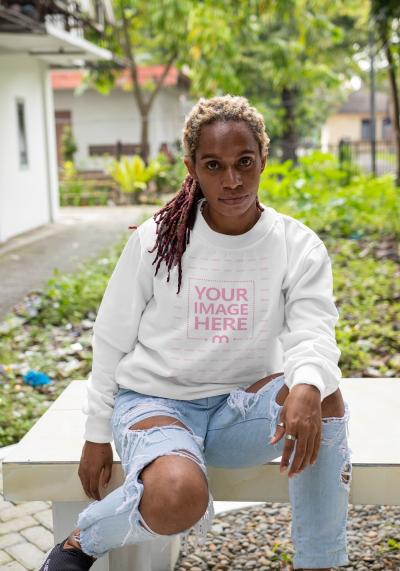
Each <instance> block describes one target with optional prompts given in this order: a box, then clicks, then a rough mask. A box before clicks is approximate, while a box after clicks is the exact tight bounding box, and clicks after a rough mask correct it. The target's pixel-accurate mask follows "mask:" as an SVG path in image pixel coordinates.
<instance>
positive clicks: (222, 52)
mask: <svg viewBox="0 0 400 571" xmlns="http://www.w3.org/2000/svg"><path fill="white" fill-rule="evenodd" d="M251 5H252V2H249V3H239V5H237V3H235V2H234V1H233V0H232V1H228V0H215V1H213V2H211V1H209V0H207V1H204V2H193V1H188V0H186V1H185V0H115V2H114V11H115V16H116V21H115V24H113V25H108V27H107V28H106V30H105V38H104V37H103V38H102V39H101V40H100V39H98V41H99V42H101V43H103V42H104V41H106V42H107V45H108V47H109V49H111V50H112V51H113V52H114V54H115V55H116V56H118V57H120V58H121V59H120V61H121V62H122V63H124V65H125V66H126V67H127V68H128V69H129V74H130V78H131V82H132V95H133V98H134V101H135V103H136V105H137V108H138V110H139V113H140V117H141V141H140V144H141V156H142V158H143V159H144V160H145V162H147V161H148V154H149V144H148V140H149V114H150V110H151V108H152V105H153V103H154V100H155V98H156V96H157V93H158V92H159V90H160V89H161V87H162V86H163V84H164V81H165V78H166V77H167V75H168V72H169V70H170V69H171V68H172V67H173V66H174V67H175V68H177V69H179V70H184V71H185V73H186V75H187V76H188V78H189V80H190V86H191V94H192V95H193V96H198V95H200V94H201V95H205V96H209V95H213V94H215V93H216V91H217V90H218V89H222V90H228V91H232V92H235V91H236V92H237V91H239V90H240V87H241V86H240V78H238V77H237V75H236V73H235V68H234V66H233V64H232V63H233V61H234V56H235V50H236V49H237V45H238V44H237V40H238V37H241V36H243V31H244V28H246V27H249V25H251V23H252V21H251V19H250V20H249V18H248V15H249V9H250V8H249V7H251ZM92 39H93V38H92ZM149 64H162V65H164V70H163V73H162V75H161V76H160V77H158V78H154V79H153V80H149V81H148V82H146V84H145V85H142V84H141V83H139V70H138V67H139V65H149ZM120 71H121V70H117V69H115V66H111V67H110V65H109V64H103V65H100V66H99V67H98V68H97V69H95V70H93V71H91V72H90V73H89V74H88V75H87V77H86V81H85V83H84V86H83V88H85V87H87V86H89V85H91V84H94V85H95V86H96V87H97V89H99V90H100V91H101V92H103V93H107V92H108V91H109V90H110V89H111V87H112V86H113V85H115V80H116V79H117V77H118V75H119V74H120Z"/></svg>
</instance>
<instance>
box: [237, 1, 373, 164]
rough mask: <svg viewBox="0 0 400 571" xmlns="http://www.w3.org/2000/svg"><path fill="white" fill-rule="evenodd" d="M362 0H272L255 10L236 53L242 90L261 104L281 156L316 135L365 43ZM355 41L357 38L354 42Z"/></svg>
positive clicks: (293, 156) (289, 155)
mask: <svg viewBox="0 0 400 571" xmlns="http://www.w3.org/2000/svg"><path fill="white" fill-rule="evenodd" d="M367 15H368V2H367V1H366V0H349V1H346V2H344V1H338V2H330V1H328V0H319V2H318V3H316V2H314V1H312V0H285V1H281V2H279V1H277V2H275V3H273V5H272V6H268V7H267V8H266V9H265V10H262V11H259V14H258V20H257V34H256V38H255V39H254V40H253V42H252V44H251V46H250V47H249V48H248V49H247V50H243V52H242V53H241V54H240V56H239V57H238V59H237V66H238V67H237V69H238V75H239V76H240V77H241V79H242V81H243V83H244V85H245V93H246V95H247V96H249V97H250V98H251V99H252V100H254V101H256V102H257V103H258V104H259V105H261V106H262V107H263V108H264V110H265V112H264V114H265V118H266V123H267V129H268V131H269V132H270V134H271V135H272V138H273V139H275V140H276V139H279V140H280V141H281V149H282V159H283V160H286V159H291V160H293V161H295V162H296V160H297V147H298V144H299V141H300V139H303V140H304V138H307V137H308V138H314V139H315V138H316V133H317V130H319V127H320V126H321V124H322V123H323V121H324V120H325V118H326V116H327V114H328V112H329V110H330V109H331V108H332V105H333V104H334V103H336V102H337V101H340V99H341V98H342V97H345V93H344V90H343V84H344V81H345V80H346V79H349V78H350V77H351V75H353V74H354V73H355V72H359V67H358V64H357V62H356V61H355V59H354V54H355V53H356V52H357V51H358V50H359V43H360V42H361V43H362V44H365V43H366V33H365V32H364V31H363V27H365V22H366V21H367ZM357 41H358V43H357Z"/></svg>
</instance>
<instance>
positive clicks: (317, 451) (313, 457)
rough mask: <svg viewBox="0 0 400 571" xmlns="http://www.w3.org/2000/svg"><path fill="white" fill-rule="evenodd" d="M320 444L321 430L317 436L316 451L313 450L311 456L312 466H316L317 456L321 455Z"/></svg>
mask: <svg viewBox="0 0 400 571" xmlns="http://www.w3.org/2000/svg"><path fill="white" fill-rule="evenodd" d="M320 444H321V428H320V429H319V430H318V432H317V434H316V436H315V440H314V449H313V452H312V454H311V459H310V463H311V464H315V462H316V461H317V456H318V453H319V447H320Z"/></svg>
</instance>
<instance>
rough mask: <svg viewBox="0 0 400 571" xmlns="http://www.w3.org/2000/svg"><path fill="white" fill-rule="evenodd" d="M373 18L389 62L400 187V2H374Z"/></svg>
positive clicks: (397, 174) (372, 4)
mask: <svg viewBox="0 0 400 571" xmlns="http://www.w3.org/2000/svg"><path fill="white" fill-rule="evenodd" d="M371 17H372V20H373V23H374V28H375V29H376V31H377V34H378V37H379V40H380V45H379V48H380V49H381V50H382V51H383V52H384V54H385V57H386V61H387V73H388V79H389V85H390V97H391V102H392V111H393V113H392V124H393V133H394V140H395V144H396V163H397V168H396V184H397V186H400V87H399V73H400V3H399V2H398V0H372V1H371Z"/></svg>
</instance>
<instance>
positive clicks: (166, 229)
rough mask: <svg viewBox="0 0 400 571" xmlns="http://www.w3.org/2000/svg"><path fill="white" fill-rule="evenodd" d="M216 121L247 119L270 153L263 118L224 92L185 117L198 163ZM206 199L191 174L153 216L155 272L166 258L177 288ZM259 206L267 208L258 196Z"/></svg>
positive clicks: (186, 141) (187, 145)
mask: <svg viewBox="0 0 400 571" xmlns="http://www.w3.org/2000/svg"><path fill="white" fill-rule="evenodd" d="M217 121H245V122H246V123H247V124H248V126H249V127H250V129H251V131H252V132H253V134H254V136H255V138H256V140H257V142H258V145H259V149H260V153H261V155H262V156H266V155H267V154H268V144H269V137H268V135H267V133H266V131H265V124H264V118H263V116H262V115H261V113H259V112H258V111H257V109H256V108H255V107H251V106H250V104H249V102H248V100H247V99H246V98H245V97H241V96H234V95H223V96H217V97H212V98H210V99H206V98H204V97H201V98H200V99H199V101H198V102H197V103H196V105H194V107H193V108H192V109H191V111H190V112H189V114H188V115H187V116H186V117H185V125H184V128H183V134H182V145H183V149H184V153H185V155H186V156H187V157H190V158H191V160H192V162H193V164H194V163H195V153H196V150H197V147H198V144H199V138H200V131H201V128H202V126H203V125H209V124H210V123H214V122H217ZM201 198H204V195H203V192H202V190H201V188H200V185H199V183H198V182H197V181H196V180H195V179H194V178H193V177H192V176H191V175H190V174H188V175H187V176H186V178H185V180H184V181H183V183H182V186H181V189H180V191H179V192H178V193H177V194H176V196H175V197H174V198H173V199H172V200H170V201H169V202H168V203H167V204H166V205H165V206H164V207H163V208H161V209H160V210H159V211H158V212H156V214H154V215H153V218H154V220H155V222H156V224H157V230H156V242H155V245H154V247H153V248H152V249H151V250H149V253H152V252H154V250H157V255H156V257H155V259H154V261H153V262H152V263H153V265H154V264H157V265H156V270H155V274H154V275H157V272H158V270H159V268H160V265H161V263H162V262H163V261H164V262H165V264H166V266H167V269H168V277H167V282H169V279H170V271H171V268H172V267H173V266H175V265H178V290H177V294H178V293H179V291H180V288H181V284H182V262H181V260H182V256H183V253H184V252H185V250H186V245H187V244H189V240H190V231H191V230H192V229H193V226H194V223H195V220H196V212H197V202H198V201H199V200H200V199H201ZM256 206H257V208H258V209H259V210H260V211H262V210H264V209H263V208H262V206H261V204H260V202H259V200H258V198H257V201H256Z"/></svg>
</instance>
